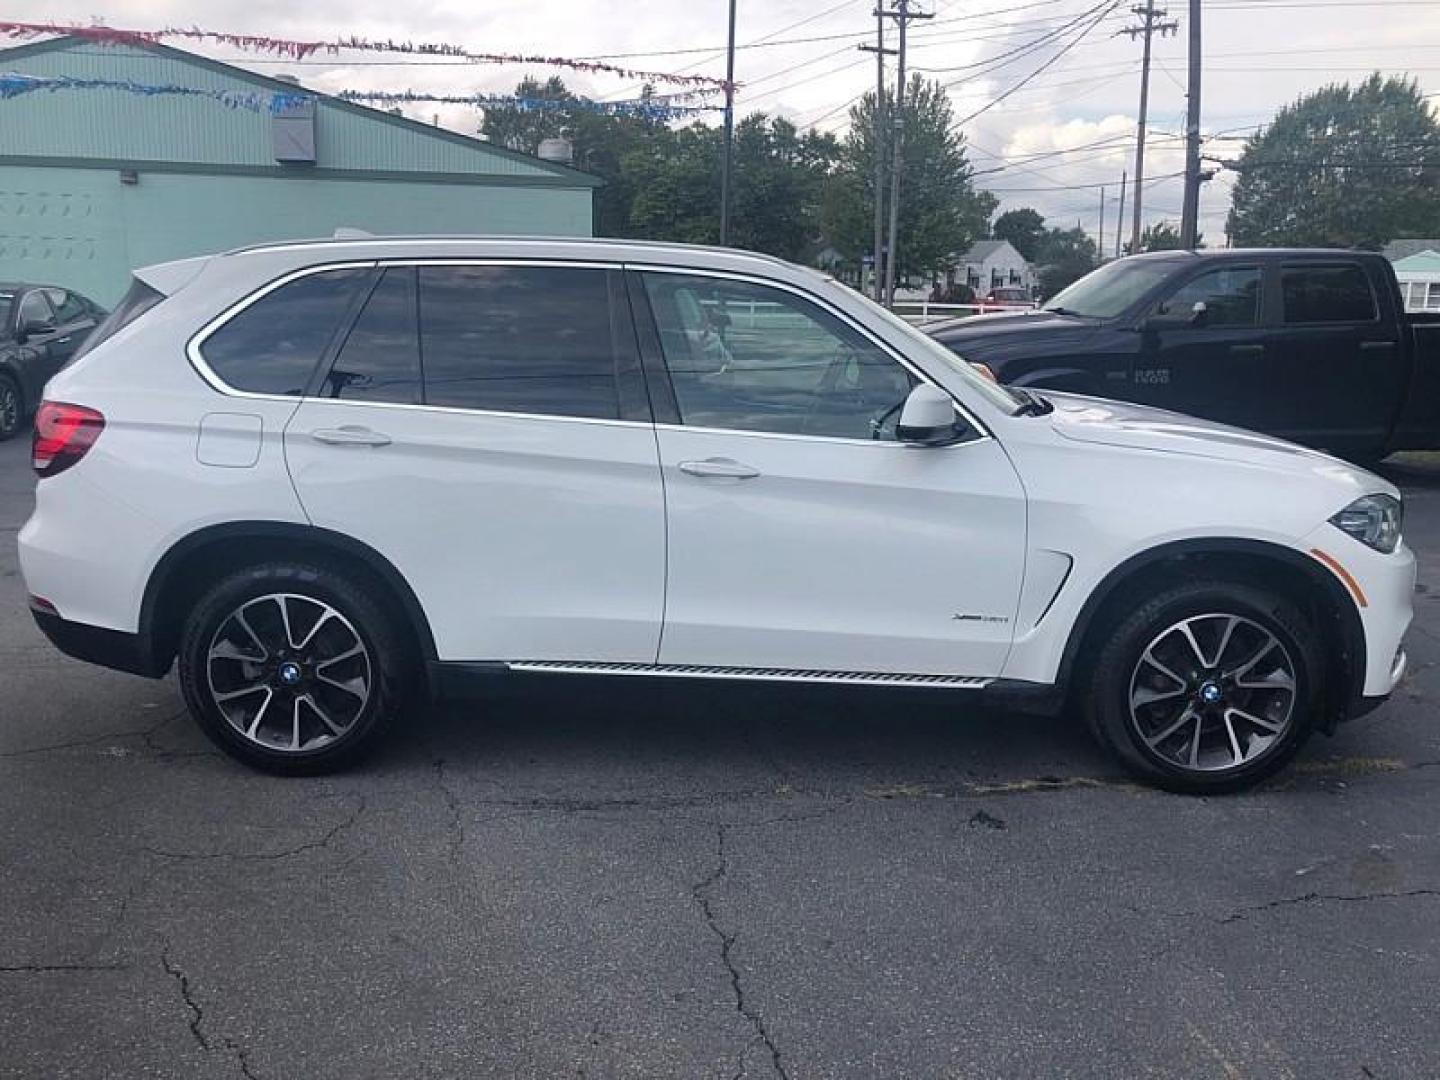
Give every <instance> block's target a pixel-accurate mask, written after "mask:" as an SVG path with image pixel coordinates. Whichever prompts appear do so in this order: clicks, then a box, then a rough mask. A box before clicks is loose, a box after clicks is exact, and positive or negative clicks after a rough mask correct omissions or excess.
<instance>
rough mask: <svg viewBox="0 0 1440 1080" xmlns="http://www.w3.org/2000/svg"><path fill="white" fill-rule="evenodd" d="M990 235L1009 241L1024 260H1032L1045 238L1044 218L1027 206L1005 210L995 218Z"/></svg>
mask: <svg viewBox="0 0 1440 1080" xmlns="http://www.w3.org/2000/svg"><path fill="white" fill-rule="evenodd" d="M990 235H991V236H993V237H994V238H995V239H996V240H1008V241H1010V246H1011V247H1013V248H1014V249H1015V250H1016V251H1018V252H1019V253H1020V255H1021V257H1022V258H1023V259H1024V260H1025V261H1026V262H1034V261H1035V256H1036V255H1037V254H1039V251H1040V244H1041V242H1042V241H1044V239H1045V219H1044V218H1043V217H1041V216H1040V213H1039V211H1037V210H1032V209H1030V208H1029V207H1028V206H1027V207H1024V208H1023V209H1020V210H1006V211H1005V213H1003V214H1001V215H1000V216H999V217H997V218H996V219H995V224H994V226H992V227H991V229H990Z"/></svg>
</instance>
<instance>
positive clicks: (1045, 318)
mask: <svg viewBox="0 0 1440 1080" xmlns="http://www.w3.org/2000/svg"><path fill="white" fill-rule="evenodd" d="M1093 325H1094V323H1093V322H1092V321H1091V320H1090V319H1082V318H1080V317H1079V316H1076V315H1057V314H1056V313H1055V312H1053V311H1040V310H1038V309H1036V308H1026V309H1024V310H1022V311H992V312H990V313H989V314H988V315H967V316H965V317H964V318H961V319H945V320H943V321H940V322H932V323H926V324H925V325H924V326H923V327H921V329H923V330H924V331H925V332H926V333H927V334H929V335H930V336H931V337H933V338H938V339H939V340H940V341H943V342H945V344H947V345H948V344H950V342H951V340H952V339H953V340H955V341H969V340H971V339H973V338H980V337H985V338H990V337H998V338H1003V337H1009V336H1011V335H1013V334H1037V333H1039V334H1045V333H1055V332H1057V331H1067V330H1070V331H1073V330H1089V329H1090V328H1091V327H1092V326H1093Z"/></svg>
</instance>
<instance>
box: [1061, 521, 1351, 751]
mask: <svg viewBox="0 0 1440 1080" xmlns="http://www.w3.org/2000/svg"><path fill="white" fill-rule="evenodd" d="M1201 574H1205V575H1211V576H1215V577H1222V578H1227V579H1231V580H1236V581H1240V582H1244V583H1250V584H1255V585H1259V586H1262V587H1264V588H1267V589H1270V590H1279V591H1281V592H1282V593H1284V594H1285V595H1286V597H1287V599H1289V600H1291V601H1293V602H1294V603H1296V604H1297V605H1299V606H1300V607H1301V609H1302V610H1303V611H1305V612H1306V614H1307V615H1309V616H1310V618H1311V619H1312V620H1313V621H1314V623H1315V626H1316V629H1317V630H1318V631H1319V632H1320V635H1321V638H1322V644H1323V647H1324V649H1325V652H1326V659H1327V676H1328V678H1327V682H1326V699H1325V708H1324V714H1323V716H1322V717H1321V723H1320V726H1321V728H1322V729H1323V730H1326V731H1333V730H1334V727H1335V725H1336V724H1337V723H1338V722H1339V721H1340V720H1341V719H1342V718H1343V717H1345V716H1347V715H1349V714H1350V712H1351V710H1352V709H1353V707H1354V706H1355V704H1356V702H1357V701H1358V698H1359V695H1360V693H1361V691H1362V690H1363V686H1364V673H1365V662H1366V655H1365V630H1364V627H1363V625H1362V624H1361V621H1360V613H1359V610H1358V609H1357V608H1356V606H1355V603H1354V601H1353V600H1352V599H1351V597H1350V596H1349V594H1348V593H1347V592H1346V591H1345V587H1344V585H1343V584H1342V583H1341V582H1340V580H1339V579H1338V578H1337V577H1336V576H1335V575H1334V574H1333V573H1331V572H1330V571H1329V570H1328V569H1326V568H1325V567H1324V566H1322V565H1321V564H1320V563H1319V562H1317V561H1316V560H1315V559H1312V558H1309V557H1308V556H1306V555H1304V554H1303V553H1302V552H1299V551H1295V550H1294V549H1291V548H1287V547H1284V546H1282V545H1279V544H1273V543H1269V542H1267V541H1263V540H1246V539H1238V538H1236V539H1225V538H1206V539H1195V540H1178V541H1173V542H1171V543H1167V544H1162V545H1160V546H1159V547H1155V548H1150V549H1148V550H1146V551H1143V552H1140V553H1139V554H1137V555H1134V556H1132V557H1131V558H1129V559H1127V560H1126V561H1125V562H1123V563H1121V564H1120V565H1119V566H1117V567H1115V568H1114V569H1113V570H1111V571H1110V573H1108V574H1107V575H1105V577H1104V578H1103V579H1101V581H1100V583H1099V584H1098V585H1097V586H1096V587H1095V588H1094V589H1093V590H1092V591H1091V593H1090V595H1089V597H1087V598H1086V600H1085V603H1084V604H1083V605H1082V606H1081V609H1080V614H1079V615H1078V616H1077V617H1076V619H1075V623H1074V625H1073V626H1072V627H1071V629H1070V635H1069V638H1068V639H1067V641H1066V643H1065V651H1064V652H1063V653H1062V655H1061V660H1060V670H1059V676H1058V682H1059V685H1060V686H1062V687H1064V688H1065V694H1066V697H1067V698H1068V697H1069V696H1070V695H1071V694H1073V693H1074V692H1075V690H1076V688H1077V684H1076V680H1075V678H1074V677H1073V676H1074V673H1075V668H1076V665H1077V664H1079V663H1081V662H1082V661H1083V660H1084V659H1085V658H1086V657H1087V656H1090V655H1093V652H1094V650H1095V649H1096V648H1098V647H1099V644H1100V642H1101V641H1102V640H1103V635H1104V632H1105V630H1106V629H1107V628H1108V627H1109V626H1110V625H1111V624H1112V620H1114V619H1115V618H1116V617H1117V615H1118V614H1119V613H1121V612H1123V611H1125V610H1127V609H1128V607H1129V601H1130V599H1131V598H1132V597H1134V596H1136V595H1137V594H1143V593H1144V592H1145V590H1146V589H1147V587H1149V586H1152V585H1155V584H1158V583H1159V582H1161V581H1171V580H1174V579H1175V578H1176V576H1177V575H1183V576H1190V577H1194V576H1198V575H1201Z"/></svg>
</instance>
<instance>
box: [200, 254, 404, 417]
mask: <svg viewBox="0 0 1440 1080" xmlns="http://www.w3.org/2000/svg"><path fill="white" fill-rule="evenodd" d="M375 263H376V260H375V259H364V260H361V261H358V262H357V261H353V260H352V261H348V262H338V263H322V264H319V265H316V266H306V267H302V268H301V269H299V270H292V271H290V273H288V274H282V275H281V276H280V277H278V278H276V279H275V280H274V281H271V282H269V283H267V284H265V285H262V286H261V287H260V288H258V289H256V290H255V291H253V292H250V293H247V294H246V295H245V296H243V297H242V298H241V299H239V300H237V301H235V303H233V304H231V305H230V306H229V307H227V308H225V309H224V310H222V311H221V312H220V314H218V315H216V316H215V317H214V318H212V319H210V321H209V322H207V323H205V325H204V326H202V327H200V329H199V330H197V331H195V333H194V334H192V335H190V340H189V341H188V342H186V343H185V355H186V356H187V357H189V359H190V366H191V367H192V368H194V369H195V373H196V374H197V375H199V376H200V377H201V378H202V379H204V380H205V381H206V382H207V383H209V384H210V388H211V389H212V390H216V391H218V392H219V393H221V394H225V395H226V396H227V397H236V398H248V399H250V400H252V401H287V402H290V403H291V404H298V403H299V402H301V401H303V400H305V399H304V397H303V395H302V396H291V395H289V394H261V393H257V392H255V391H253V390H240V389H237V388H236V387H233V386H231V385H230V384H229V383H227V382H226V381H225V380H224V379H222V378H220V376H219V375H217V374H216V373H215V369H214V368H212V367H211V366H210V365H209V364H208V363H207V362H206V360H205V354H204V353H203V352H202V351H201V346H203V345H204V344H205V342H206V341H207V340H208V339H209V338H210V337H211V336H212V335H213V334H214V333H215V332H216V331H217V330H219V329H220V328H221V327H222V326H224V325H225V324H226V323H228V322H229V321H230V320H231V319H233V318H235V316H237V315H239V314H240V313H241V312H242V311H244V310H245V309H246V308H248V307H250V306H251V305H252V304H256V303H259V302H260V301H261V300H263V299H265V297H267V296H269V295H270V294H271V293H272V292H274V291H275V290H276V289H281V288H284V287H285V286H286V285H289V284H290V283H291V282H292V281H299V280H300V279H301V278H305V277H310V276H312V275H314V274H323V273H326V272H327V271H330V270H373V269H374V268H375Z"/></svg>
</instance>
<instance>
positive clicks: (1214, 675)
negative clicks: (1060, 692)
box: [1082, 580, 1325, 794]
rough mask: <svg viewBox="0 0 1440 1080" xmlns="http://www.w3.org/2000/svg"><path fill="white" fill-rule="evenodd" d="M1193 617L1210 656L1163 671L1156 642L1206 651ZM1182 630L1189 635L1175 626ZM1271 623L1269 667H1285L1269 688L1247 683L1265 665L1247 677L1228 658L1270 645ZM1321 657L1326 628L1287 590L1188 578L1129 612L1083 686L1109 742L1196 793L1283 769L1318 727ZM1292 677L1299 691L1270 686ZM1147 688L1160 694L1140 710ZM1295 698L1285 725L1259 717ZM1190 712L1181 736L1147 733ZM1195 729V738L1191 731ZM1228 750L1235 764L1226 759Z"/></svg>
mask: <svg viewBox="0 0 1440 1080" xmlns="http://www.w3.org/2000/svg"><path fill="white" fill-rule="evenodd" d="M1231 618H1234V619H1237V620H1238V622H1236V623H1235V624H1233V628H1232V630H1231V631H1229V632H1228V633H1229V635H1230V636H1229V637H1228V638H1227V637H1225V636H1224V635H1226V634H1227V631H1226V630H1225V627H1226V626H1228V625H1231V624H1230V623H1229V622H1228V620H1229V619H1231ZM1182 624H1183V625H1184V626H1186V627H1188V628H1190V629H1189V632H1190V637H1191V638H1194V639H1202V638H1203V639H1204V640H1201V641H1199V649H1200V653H1201V654H1202V658H1201V661H1198V662H1196V663H1195V664H1194V665H1193V669H1187V670H1183V671H1180V670H1176V669H1177V668H1178V667H1179V663H1178V661H1177V662H1169V663H1168V665H1167V666H1168V669H1169V670H1168V671H1167V669H1166V668H1160V669H1159V671H1156V670H1154V668H1153V667H1152V661H1150V660H1146V659H1144V658H1145V657H1146V656H1147V652H1148V651H1149V650H1151V647H1152V645H1153V646H1155V652H1154V653H1148V654H1149V655H1151V656H1157V654H1158V653H1159V651H1161V650H1162V649H1163V650H1171V651H1169V652H1167V653H1166V656H1165V658H1164V659H1165V660H1166V661H1169V660H1170V659H1171V658H1176V657H1177V653H1176V652H1175V651H1174V650H1176V649H1180V650H1181V652H1180V654H1178V655H1179V656H1184V655H1187V654H1188V655H1195V652H1196V646H1195V645H1194V644H1192V643H1191V642H1190V641H1189V640H1187V639H1186V637H1185V636H1184V635H1185V631H1184V630H1180V629H1179V627H1180V626H1181V625H1182ZM1177 632H1178V635H1179V636H1176V637H1173V638H1167V637H1166V635H1167V634H1176V633H1177ZM1265 634H1268V635H1270V636H1271V637H1272V638H1273V639H1274V641H1275V642H1276V643H1278V645H1279V646H1280V648H1279V650H1278V651H1277V650H1274V649H1273V647H1272V651H1271V652H1269V653H1268V654H1264V659H1262V660H1259V661H1258V664H1259V665H1260V667H1259V670H1262V671H1265V670H1269V669H1270V668H1271V667H1273V668H1274V671H1272V672H1271V673H1270V675H1269V676H1266V677H1265V679H1264V680H1263V681H1264V685H1265V686H1266V687H1267V688H1266V689H1263V690H1257V689H1248V688H1246V687H1253V686H1255V685H1257V683H1256V680H1255V677H1254V671H1255V670H1256V669H1254V668H1252V669H1250V670H1249V671H1247V672H1245V673H1242V675H1241V676H1240V678H1239V680H1238V681H1237V680H1236V678H1235V676H1234V675H1233V674H1226V673H1225V671H1224V668H1225V665H1224V664H1223V663H1221V662H1220V659H1226V658H1229V657H1237V660H1236V663H1237V664H1241V665H1243V663H1244V662H1246V661H1247V659H1248V656H1237V654H1238V653H1239V652H1240V651H1241V649H1242V648H1244V649H1253V650H1260V649H1264V648H1266V645H1265V638H1264V636H1263V635H1265ZM1227 642H1228V644H1227ZM1252 643H1253V645H1252ZM1217 650H1223V651H1224V653H1225V654H1226V655H1225V658H1217V657H1216V651H1217ZM1206 657H1208V658H1210V659H1216V660H1217V662H1216V664H1215V665H1214V666H1213V667H1205V666H1204V664H1203V660H1204V659H1205V658H1206ZM1322 657H1323V651H1322V647H1321V642H1320V638H1319V635H1318V633H1317V632H1316V630H1315V628H1314V627H1313V626H1312V625H1311V623H1310V621H1309V620H1308V619H1307V618H1306V617H1305V616H1304V615H1303V614H1302V613H1301V612H1300V611H1299V610H1298V609H1297V608H1296V607H1295V605H1294V604H1292V603H1291V602H1289V601H1288V600H1287V599H1285V598H1284V597H1282V596H1279V595H1277V594H1274V593H1271V592H1269V591H1267V590H1265V589H1263V588H1259V587H1256V586H1253V585H1248V584H1239V583H1235V582H1230V581H1224V580H1212V581H1194V582H1188V583H1185V584H1178V585H1175V586H1173V587H1172V588H1169V589H1166V590H1164V591H1163V592H1161V593H1159V594H1158V595H1156V596H1154V597H1153V598H1151V599H1149V600H1147V601H1145V602H1144V603H1142V604H1140V605H1139V606H1138V607H1137V608H1136V609H1135V610H1133V611H1132V612H1131V613H1130V614H1128V615H1125V616H1123V617H1122V618H1120V619H1119V621H1118V622H1116V623H1115V624H1113V626H1112V627H1111V629H1110V630H1109V632H1108V634H1107V636H1106V638H1105V640H1104V641H1103V643H1101V645H1100V647H1099V648H1098V650H1097V651H1096V652H1094V653H1092V658H1093V667H1092V668H1091V671H1090V673H1089V679H1088V681H1087V683H1086V684H1084V685H1083V686H1082V692H1083V693H1084V694H1085V709H1086V719H1087V721H1088V723H1089V725H1090V729H1091V731H1092V733H1093V734H1094V735H1095V736H1096V737H1097V738H1098V739H1099V741H1100V743H1101V744H1102V745H1103V746H1105V747H1106V748H1107V749H1108V750H1109V751H1110V752H1111V753H1113V754H1114V755H1115V756H1116V757H1117V758H1118V759H1119V760H1120V762H1121V763H1122V764H1123V765H1124V766H1125V767H1126V768H1127V769H1128V770H1129V771H1130V772H1131V773H1132V774H1134V775H1135V776H1137V777H1138V778H1140V779H1141V780H1144V781H1145V782H1147V783H1149V784H1153V785H1155V786H1157V787H1161V788H1164V789H1166V790H1169V791H1176V792H1183V793H1187V794H1206V793H1213V794H1219V793H1222V792H1227V791H1238V790H1241V789H1243V788H1247V787H1251V786H1253V785H1254V784H1258V783H1260V782H1261V781H1262V780H1265V779H1266V778H1267V777H1270V776H1273V775H1274V774H1275V773H1276V772H1278V771H1279V770H1280V769H1283V768H1284V767H1285V766H1286V764H1288V763H1289V761H1290V760H1291V759H1292V758H1293V757H1294V756H1295V755H1296V754H1297V753H1298V752H1299V750H1300V748H1301V747H1302V746H1303V745H1304V744H1305V741H1306V739H1308V738H1309V737H1310V735H1311V733H1312V732H1313V731H1314V729H1315V727H1316V722H1317V720H1318V718H1319V714H1320V709H1321V707H1322V701H1323V696H1324V695H1323V687H1322V685H1321V680H1322V678H1323V672H1324V669H1325V667H1324V664H1323V661H1322ZM1232 666H1233V665H1232ZM1196 669H1198V670H1196ZM1159 672H1166V674H1160V673H1159ZM1173 675H1178V676H1180V677H1181V678H1182V679H1184V680H1186V681H1185V683H1184V684H1183V686H1182V687H1181V688H1180V693H1179V694H1175V693H1173V692H1171V691H1170V689H1169V688H1170V687H1171V686H1174V685H1176V684H1174V683H1172V682H1171V677H1173ZM1287 677H1288V678H1289V680H1290V682H1291V685H1292V689H1291V690H1290V691H1289V697H1288V698H1287V692H1286V691H1285V690H1284V689H1283V688H1271V687H1283V683H1284V681H1285V679H1286V678H1287ZM1147 684H1148V685H1147ZM1142 694H1146V695H1150V694H1153V695H1156V700H1155V701H1152V702H1144V703H1141V704H1137V705H1136V706H1135V708H1134V709H1133V710H1132V695H1135V697H1136V700H1137V701H1139V700H1140V697H1139V695H1142ZM1162 694H1163V699H1162V698H1161V696H1160V695H1162ZM1215 694H1219V695H1221V697H1220V698H1219V700H1218V702H1217V701H1212V700H1211V696H1212V695H1215ZM1287 703H1288V712H1286V713H1284V715H1285V717H1286V720H1285V726H1284V727H1283V729H1282V730H1280V731H1278V732H1276V733H1274V734H1267V733H1266V732H1268V731H1269V730H1270V729H1269V728H1260V727H1258V726H1257V725H1258V723H1259V722H1260V721H1263V722H1265V723H1266V724H1270V723H1276V722H1278V720H1277V718H1278V717H1279V716H1281V714H1282V712H1283V710H1284V709H1286V708H1287ZM1242 706H1243V708H1244V709H1245V710H1246V711H1248V712H1249V713H1250V714H1252V715H1254V714H1261V715H1260V721H1257V722H1256V724H1249V723H1248V722H1247V721H1246V720H1242V719H1241V717H1243V716H1245V715H1246V712H1242V711H1238V710H1239V709H1240V708H1241V707H1242ZM1272 710H1273V711H1272ZM1196 713H1199V716H1198V718H1197V717H1196V715H1195V714H1196ZM1184 715H1189V717H1190V719H1189V720H1187V721H1186V722H1185V726H1184V727H1182V728H1180V729H1179V730H1177V731H1176V732H1175V733H1174V734H1173V735H1171V736H1169V737H1168V738H1166V739H1163V740H1158V741H1157V742H1156V743H1154V744H1152V743H1151V742H1150V741H1147V738H1146V735H1147V734H1148V735H1149V737H1150V738H1151V739H1154V738H1155V737H1156V736H1157V735H1159V734H1161V733H1162V732H1164V731H1165V730H1166V729H1168V728H1169V727H1170V725H1171V723H1172V722H1173V721H1175V720H1177V719H1178V718H1179V717H1180V716H1184ZM1192 721H1193V726H1192ZM1142 727H1143V728H1144V729H1145V731H1144V733H1142V730H1141V729H1142ZM1192 732H1193V741H1187V736H1191V735H1192ZM1242 733H1243V734H1244V736H1245V739H1246V741H1245V743H1244V745H1243V746H1242V744H1241V743H1240V740H1239V736H1240V734H1242ZM1207 747H1208V749H1207ZM1252 750H1253V756H1251V753H1252ZM1200 752H1204V753H1206V754H1207V760H1208V762H1209V764H1210V765H1212V766H1214V767H1213V768H1209V769H1202V768H1201V767H1200V763H1195V764H1194V765H1192V762H1194V760H1195V758H1196V757H1197V756H1198V754H1199V753H1200ZM1227 753H1228V754H1230V755H1231V759H1232V761H1231V764H1230V765H1229V766H1228V767H1227V766H1225V765H1223V764H1221V765H1215V762H1216V760H1217V759H1222V760H1223V755H1224V754H1227ZM1242 753H1243V754H1244V758H1243V760H1241V758H1240V755H1241V754H1242ZM1186 759H1188V760H1186Z"/></svg>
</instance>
